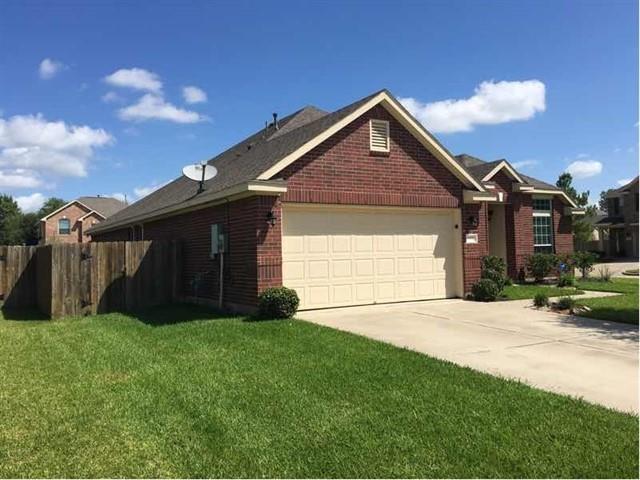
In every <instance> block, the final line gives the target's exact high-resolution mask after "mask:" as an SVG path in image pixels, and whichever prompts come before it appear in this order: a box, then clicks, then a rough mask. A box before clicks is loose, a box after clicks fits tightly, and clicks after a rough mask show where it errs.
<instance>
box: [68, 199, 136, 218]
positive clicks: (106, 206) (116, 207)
mask: <svg viewBox="0 0 640 480" xmlns="http://www.w3.org/2000/svg"><path fill="white" fill-rule="evenodd" d="M78 201H79V202H80V203H82V204H83V205H86V206H87V207H89V208H90V209H91V210H95V211H96V212H97V213H99V214H100V215H102V216H103V217H104V218H109V217H110V216H111V215H113V214H115V213H116V212H119V211H120V210H122V209H123V208H125V207H126V206H127V204H126V203H124V202H121V201H120V200H118V199H117V198H111V197H80V198H78Z"/></svg>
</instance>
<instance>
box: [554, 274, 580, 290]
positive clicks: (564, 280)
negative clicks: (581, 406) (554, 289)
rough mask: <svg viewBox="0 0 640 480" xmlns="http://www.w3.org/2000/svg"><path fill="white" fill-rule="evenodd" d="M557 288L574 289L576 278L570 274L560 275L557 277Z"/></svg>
mask: <svg viewBox="0 0 640 480" xmlns="http://www.w3.org/2000/svg"><path fill="white" fill-rule="evenodd" d="M558 286H559V287H575V286H576V278H575V277H574V276H573V275H571V274H570V273H561V274H560V276H559V277H558Z"/></svg>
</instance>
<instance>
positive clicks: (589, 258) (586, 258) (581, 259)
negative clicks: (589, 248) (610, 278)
mask: <svg viewBox="0 0 640 480" xmlns="http://www.w3.org/2000/svg"><path fill="white" fill-rule="evenodd" d="M597 260H598V256H597V255H596V254H595V253H592V252H575V253H574V254H573V263H574V265H575V266H576V268H578V269H580V273H581V275H582V279H583V280H585V279H587V278H588V277H589V272H590V271H591V270H593V265H594V264H595V263H596V261H597Z"/></svg>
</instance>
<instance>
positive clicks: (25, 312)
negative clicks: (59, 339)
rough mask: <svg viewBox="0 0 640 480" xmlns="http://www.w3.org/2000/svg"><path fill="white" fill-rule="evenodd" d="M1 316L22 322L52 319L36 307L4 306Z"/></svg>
mask: <svg viewBox="0 0 640 480" xmlns="http://www.w3.org/2000/svg"><path fill="white" fill-rule="evenodd" d="M1 310H2V313H1V314H0V318H4V319H5V320H15V321H20V322H35V321H42V320H50V318H49V316H48V315H46V314H44V313H42V312H41V311H40V310H38V309H35V308H11V307H2V309H1Z"/></svg>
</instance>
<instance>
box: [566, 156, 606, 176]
mask: <svg viewBox="0 0 640 480" xmlns="http://www.w3.org/2000/svg"><path fill="white" fill-rule="evenodd" d="M565 172H569V173H570V174H571V176H572V177H573V178H589V177H595V176H596V175H599V174H600V172H602V163H600V162H598V161H597V160H576V161H575V162H571V163H570V164H569V166H568V167H567V168H566V170H565Z"/></svg>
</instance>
